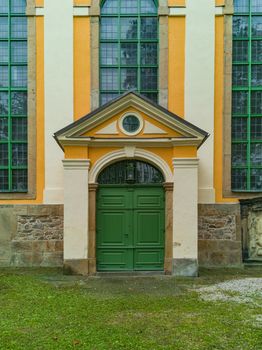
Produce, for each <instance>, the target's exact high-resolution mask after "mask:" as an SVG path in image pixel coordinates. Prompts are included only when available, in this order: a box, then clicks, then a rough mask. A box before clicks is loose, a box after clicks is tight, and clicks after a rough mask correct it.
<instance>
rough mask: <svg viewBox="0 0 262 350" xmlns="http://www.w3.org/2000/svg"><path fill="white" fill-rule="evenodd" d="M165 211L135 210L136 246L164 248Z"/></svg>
mask: <svg viewBox="0 0 262 350" xmlns="http://www.w3.org/2000/svg"><path fill="white" fill-rule="evenodd" d="M163 219H164V218H163V211H162V210H158V211H140V210H135V211H134V245H135V247H139V246H141V247H148V248H149V247H155V246H157V247H159V248H160V247H161V248H163V244H164V241H163V238H164V220H163Z"/></svg>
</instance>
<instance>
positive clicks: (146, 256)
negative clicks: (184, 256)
mask: <svg viewBox="0 0 262 350" xmlns="http://www.w3.org/2000/svg"><path fill="white" fill-rule="evenodd" d="M163 265H164V249H136V250H135V254H134V270H142V271H152V270H153V271H154V270H156V271H157V270H163Z"/></svg>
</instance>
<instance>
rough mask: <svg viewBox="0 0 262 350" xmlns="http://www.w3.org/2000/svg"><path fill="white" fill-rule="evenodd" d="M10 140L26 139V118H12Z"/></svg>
mask: <svg viewBox="0 0 262 350" xmlns="http://www.w3.org/2000/svg"><path fill="white" fill-rule="evenodd" d="M12 140H13V141H26V140H27V119H26V118H21V117H20V118H12Z"/></svg>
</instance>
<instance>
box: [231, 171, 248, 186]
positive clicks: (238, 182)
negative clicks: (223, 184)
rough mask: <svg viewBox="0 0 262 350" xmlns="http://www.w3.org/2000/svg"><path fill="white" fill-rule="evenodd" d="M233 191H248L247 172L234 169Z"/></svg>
mask: <svg viewBox="0 0 262 350" xmlns="http://www.w3.org/2000/svg"><path fill="white" fill-rule="evenodd" d="M231 182H232V189H233V190H235V191H237V190H238V191H245V190H247V170H246V169H232V174H231Z"/></svg>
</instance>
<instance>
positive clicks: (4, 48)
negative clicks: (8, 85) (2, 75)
mask: <svg viewBox="0 0 262 350" xmlns="http://www.w3.org/2000/svg"><path fill="white" fill-rule="evenodd" d="M8 58H9V54H8V42H6V41H0V63H8Z"/></svg>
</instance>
